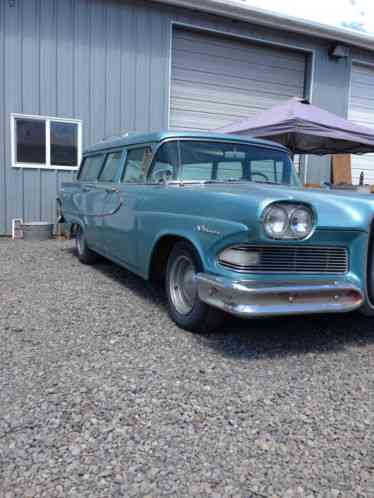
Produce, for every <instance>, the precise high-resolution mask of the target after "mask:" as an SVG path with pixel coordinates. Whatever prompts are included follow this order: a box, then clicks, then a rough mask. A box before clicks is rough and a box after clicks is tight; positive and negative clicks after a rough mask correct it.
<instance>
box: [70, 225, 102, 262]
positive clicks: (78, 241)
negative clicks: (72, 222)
mask: <svg viewBox="0 0 374 498" xmlns="http://www.w3.org/2000/svg"><path fill="white" fill-rule="evenodd" d="M75 249H76V252H77V256H78V259H79V261H80V262H81V263H84V264H85V265H92V264H94V263H96V261H97V260H98V255H97V254H96V253H95V252H94V251H91V249H90V248H89V247H88V245H87V240H86V235H85V233H84V230H83V228H82V227H81V226H78V227H77V229H76V231H75Z"/></svg>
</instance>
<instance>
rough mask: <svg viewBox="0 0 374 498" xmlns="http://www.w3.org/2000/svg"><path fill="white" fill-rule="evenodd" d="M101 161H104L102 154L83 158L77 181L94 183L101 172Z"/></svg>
mask: <svg viewBox="0 0 374 498" xmlns="http://www.w3.org/2000/svg"><path fill="white" fill-rule="evenodd" d="M103 161H104V155H103V154H97V155H95V156H88V157H85V158H84V159H83V163H82V166H81V170H80V173H79V181H81V182H94V181H96V180H97V177H98V176H99V173H100V171H101V167H102V165H103Z"/></svg>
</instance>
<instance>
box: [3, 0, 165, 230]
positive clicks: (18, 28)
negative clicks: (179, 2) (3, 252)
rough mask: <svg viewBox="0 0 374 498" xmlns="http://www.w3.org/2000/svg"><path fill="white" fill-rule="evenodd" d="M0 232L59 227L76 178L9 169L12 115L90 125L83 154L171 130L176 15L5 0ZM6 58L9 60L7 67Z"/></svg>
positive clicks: (70, 1) (54, 0)
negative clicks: (111, 139)
mask: <svg viewBox="0 0 374 498" xmlns="http://www.w3.org/2000/svg"><path fill="white" fill-rule="evenodd" d="M0 9H1V10H0V14H1V17H0V68H1V73H0V95H1V98H0V113H1V115H2V116H4V119H3V120H1V124H0V147H1V150H2V151H3V152H2V154H3V155H2V157H0V234H4V233H10V230H11V219H12V218H15V217H23V218H24V220H27V221H30V220H47V221H54V218H55V198H56V192H57V190H58V189H59V187H60V186H61V183H62V182H64V181H69V180H70V179H71V178H72V177H73V173H71V172H63V171H51V170H44V171H43V170H42V169H40V170H39V169H14V168H11V150H10V146H11V141H10V114H11V113H14V112H17V113H29V114H33V115H46V116H57V117H68V118H78V119H82V121H83V129H82V132H83V147H85V146H87V145H89V144H92V143H94V142H97V141H99V140H102V139H103V138H105V137H108V136H111V135H114V134H118V133H120V132H121V131H129V130H137V131H147V130H151V129H153V130H156V129H160V128H165V127H167V99H166V95H167V85H168V74H167V61H168V51H169V36H168V26H169V17H168V16H166V17H165V16H162V14H161V13H160V9H159V6H158V5H157V4H154V5H152V6H150V5H149V3H148V2H144V1H142V2H141V1H139V2H138V1H134V2H131V1H129V2H126V1H123V0H17V2H15V4H14V6H13V7H11V6H10V4H9V3H8V2H7V1H6V0H0ZM3 59H4V60H3Z"/></svg>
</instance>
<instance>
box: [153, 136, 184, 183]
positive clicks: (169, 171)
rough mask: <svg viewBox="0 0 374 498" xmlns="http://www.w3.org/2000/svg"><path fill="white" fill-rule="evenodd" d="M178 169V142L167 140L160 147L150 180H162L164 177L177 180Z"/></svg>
mask: <svg viewBox="0 0 374 498" xmlns="http://www.w3.org/2000/svg"><path fill="white" fill-rule="evenodd" d="M177 170H178V148H177V143H176V142H167V143H165V144H163V145H161V147H160V148H159V149H158V151H157V153H156V156H155V159H154V162H153V164H152V167H151V171H150V172H149V175H148V182H150V183H155V182H160V181H162V180H163V179H167V180H175V179H176V177H177Z"/></svg>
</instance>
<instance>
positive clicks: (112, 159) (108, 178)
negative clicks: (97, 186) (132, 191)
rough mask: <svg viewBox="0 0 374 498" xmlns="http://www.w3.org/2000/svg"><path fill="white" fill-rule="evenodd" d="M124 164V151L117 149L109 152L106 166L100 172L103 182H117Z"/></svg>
mask: <svg viewBox="0 0 374 498" xmlns="http://www.w3.org/2000/svg"><path fill="white" fill-rule="evenodd" d="M121 166H122V151H121V150H117V151H116V152H111V153H110V154H108V156H107V158H106V161H105V165H104V168H103V170H102V172H101V174H100V178H99V180H100V181H101V182H115V181H116V180H117V178H118V174H119V171H120V168H121Z"/></svg>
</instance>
